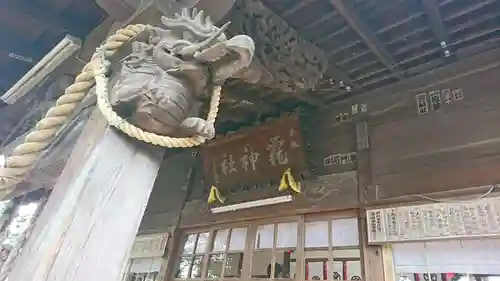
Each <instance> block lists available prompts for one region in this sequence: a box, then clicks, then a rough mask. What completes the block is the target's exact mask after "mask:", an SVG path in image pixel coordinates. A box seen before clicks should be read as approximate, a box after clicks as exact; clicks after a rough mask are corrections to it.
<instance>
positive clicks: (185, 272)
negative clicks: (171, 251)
mask: <svg viewBox="0 0 500 281" xmlns="http://www.w3.org/2000/svg"><path fill="white" fill-rule="evenodd" d="M191 258H192V257H181V260H180V262H179V267H178V269H177V272H176V273H175V278H184V279H185V278H188V277H189V266H190V265H191Z"/></svg>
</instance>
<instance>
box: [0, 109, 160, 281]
mask: <svg viewBox="0 0 500 281" xmlns="http://www.w3.org/2000/svg"><path fill="white" fill-rule="evenodd" d="M163 152H164V150H163V149H162V148H160V147H152V146H148V145H145V144H144V143H139V142H135V141H132V140H131V139H130V138H128V137H125V136H123V135H122V134H120V133H118V132H116V130H113V129H111V128H110V127H109V126H108V125H107V122H106V121H105V120H104V119H103V117H101V114H100V112H98V111H96V112H94V114H93V116H92V117H91V119H90V121H89V122H88V123H87V125H86V127H85V129H84V132H83V133H82V135H81V137H80V139H79V140H78V143H77V144H76V147H75V149H74V150H73V153H72V155H71V156H70V159H69V161H68V164H67V165H66V167H65V168H64V170H63V172H62V174H61V176H60V178H59V179H58V181H57V184H56V186H55V188H54V191H53V193H52V194H51V196H50V198H49V201H48V203H47V205H46V207H45V208H44V210H43V211H42V213H41V216H40V217H39V218H38V220H37V223H36V226H35V228H34V230H33V232H32V233H31V235H30V237H29V238H28V240H27V242H26V244H25V246H24V248H23V251H22V253H21V255H20V256H19V259H18V260H17V262H16V265H15V267H14V268H13V270H12V272H11V273H10V275H9V280H39V281H48V280H53V281H54V280H73V281H87V280H121V277H122V273H123V269H124V268H125V266H126V264H127V260H128V253H129V251H130V248H131V247H132V244H133V241H134V239H135V236H136V233H137V230H138V228H139V223H140V221H141V219H142V216H143V213H144V210H145V208H146V204H147V202H148V199H149V195H150V193H151V190H152V188H153V184H154V181H155V178H156V176H157V173H158V169H159V167H160V163H161V161H162V156H163Z"/></svg>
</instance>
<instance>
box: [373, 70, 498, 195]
mask: <svg viewBox="0 0 500 281" xmlns="http://www.w3.org/2000/svg"><path fill="white" fill-rule="evenodd" d="M499 75H500V68H493V69H489V70H486V71H481V72H477V73H474V74H470V75H465V76H462V77H457V78H455V79H448V80H447V81H445V82H441V83H433V81H429V83H432V84H430V86H428V87H422V88H419V89H408V90H407V91H406V92H405V93H398V95H395V94H392V93H391V94H388V95H387V96H386V97H384V98H381V97H379V98H378V99H375V98H373V99H371V100H372V103H371V104H370V106H371V109H372V110H373V111H371V112H370V118H369V122H368V123H369V131H370V141H371V159H372V163H371V164H372V165H371V166H372V174H373V185H372V187H371V188H370V190H369V191H368V194H367V199H368V201H377V200H380V199H389V198H396V197H401V196H407V195H411V194H424V193H433V192H445V191H446V192H447V191H453V190H459V189H466V188H470V187H476V186H482V185H490V184H497V183H499V182H500V173H498V171H499V170H500V164H499V163H500V131H499V130H498V120H500V96H499V95H498V89H499V88H500V80H499V79H498V77H499Z"/></svg>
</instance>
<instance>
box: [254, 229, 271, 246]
mask: <svg viewBox="0 0 500 281" xmlns="http://www.w3.org/2000/svg"><path fill="white" fill-rule="evenodd" d="M273 241H274V224H268V225H261V226H259V228H258V229H257V237H256V238H255V249H270V248H272V247H273Z"/></svg>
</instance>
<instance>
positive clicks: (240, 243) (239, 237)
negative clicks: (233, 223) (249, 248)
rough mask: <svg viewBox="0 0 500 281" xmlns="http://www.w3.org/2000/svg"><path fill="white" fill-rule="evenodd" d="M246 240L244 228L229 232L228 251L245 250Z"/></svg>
mask: <svg viewBox="0 0 500 281" xmlns="http://www.w3.org/2000/svg"><path fill="white" fill-rule="evenodd" d="M246 238H247V229H246V228H235V229H233V230H231V241H229V251H243V250H245V243H246Z"/></svg>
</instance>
